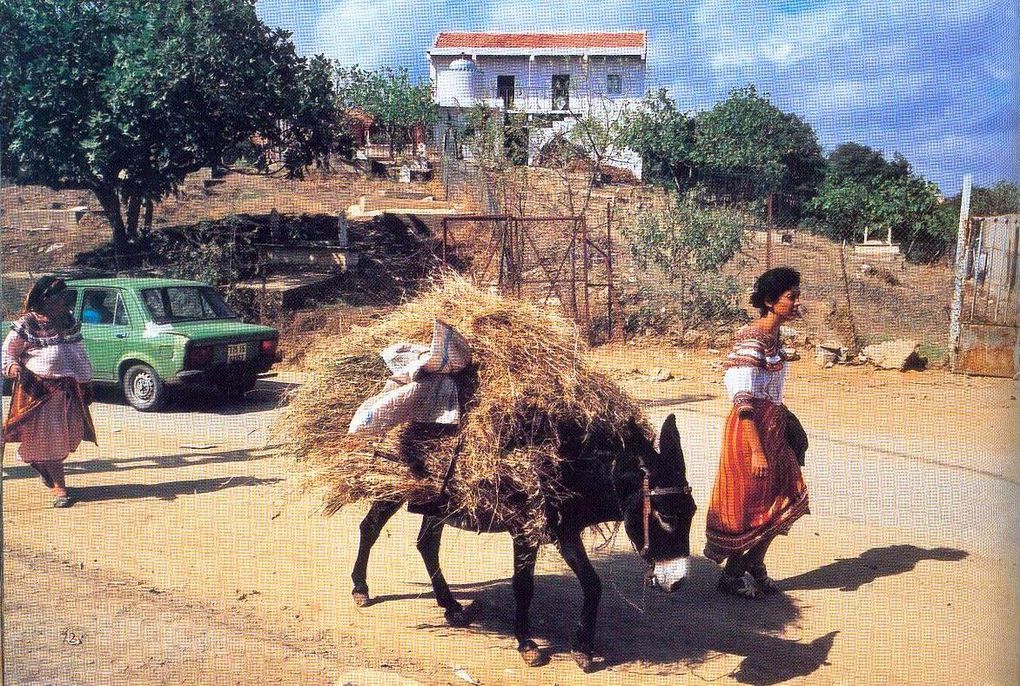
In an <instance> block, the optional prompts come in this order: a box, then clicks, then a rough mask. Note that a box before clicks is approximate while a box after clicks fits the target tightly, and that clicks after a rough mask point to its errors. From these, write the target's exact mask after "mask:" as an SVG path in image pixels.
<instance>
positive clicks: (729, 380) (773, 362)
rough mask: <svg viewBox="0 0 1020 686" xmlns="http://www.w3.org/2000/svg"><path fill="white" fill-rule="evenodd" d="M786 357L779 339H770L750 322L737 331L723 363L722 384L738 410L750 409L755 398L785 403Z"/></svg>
mask: <svg viewBox="0 0 1020 686" xmlns="http://www.w3.org/2000/svg"><path fill="white" fill-rule="evenodd" d="M786 360H787V355H786V354H785V353H784V351H783V350H782V349H781V348H780V346H779V339H778V338H770V337H769V336H768V335H767V334H765V333H764V332H762V331H761V330H760V329H759V328H758V327H756V326H753V325H750V324H749V325H747V326H745V327H743V328H742V329H740V330H739V331H738V332H737V335H736V343H735V344H734V346H733V351H732V352H730V354H729V355H728V356H727V358H726V363H725V365H724V366H725V369H726V371H725V373H724V375H723V383H724V384H725V385H726V390H727V392H728V393H729V396H730V399H731V400H732V401H733V404H734V405H736V406H737V408H738V410H740V411H741V412H749V411H751V410H752V409H753V404H752V401H753V400H754V399H761V400H768V401H770V402H773V403H776V404H780V403H782V402H783V386H784V384H785V381H786V364H785V362H786Z"/></svg>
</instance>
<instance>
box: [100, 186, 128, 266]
mask: <svg viewBox="0 0 1020 686" xmlns="http://www.w3.org/2000/svg"><path fill="white" fill-rule="evenodd" d="M93 192H94V193H95V194H96V199H97V200H98V201H99V205H100V207H102V208H103V213H104V214H105V215H106V219H107V221H109V222H110V229H111V230H112V232H113V248H114V250H115V251H116V253H117V256H118V257H119V256H121V255H123V254H124V253H125V252H127V242H128V240H127V231H126V229H125V228H124V219H123V217H121V213H120V197H118V195H117V191H116V190H114V189H113V188H110V187H100V188H94V189H93Z"/></svg>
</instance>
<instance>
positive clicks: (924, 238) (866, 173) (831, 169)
mask: <svg viewBox="0 0 1020 686" xmlns="http://www.w3.org/2000/svg"><path fill="white" fill-rule="evenodd" d="M806 214H807V216H806V218H805V225H806V226H807V227H808V228H810V229H812V230H815V231H817V232H819V233H823V234H826V235H828V236H830V237H832V238H835V239H838V240H847V241H856V240H858V239H863V237H864V235H865V232H868V233H870V234H871V235H878V236H885V235H888V234H890V233H891V234H892V237H893V239H894V240H896V241H900V242H905V243H907V254H908V256H914V257H921V256H920V255H916V254H915V251H914V248H915V246H917V245H920V246H923V247H924V248H925V251H926V252H927V256H929V257H932V256H937V255H938V254H941V252H942V251H944V248H945V247H946V246H947V245H948V244H949V243H950V242H951V241H952V239H953V236H955V227H952V226H950V225H949V224H948V223H947V222H946V220H945V217H944V211H943V210H941V209H940V207H939V195H938V188H937V187H936V186H935V184H933V183H931V182H929V181H926V180H925V179H923V178H921V177H920V176H918V175H916V174H914V173H913V170H912V169H911V167H910V163H909V162H908V161H907V160H906V159H905V158H904V157H903V156H902V155H899V154H896V155H894V157H893V160H892V161H891V162H890V161H887V160H886V159H885V157H884V156H883V155H882V154H881V153H880V152H877V151H875V150H872V149H871V148H869V147H867V146H863V145H859V144H857V143H846V144H843V145H841V146H840V147H838V148H837V149H836V150H834V151H833V152H832V153H831V154H830V155H829V158H828V160H827V162H826V174H825V180H824V181H823V182H822V185H821V186H820V187H819V189H818V194H817V195H816V196H815V197H814V198H812V199H811V200H810V201H809V202H808V203H807V206H806Z"/></svg>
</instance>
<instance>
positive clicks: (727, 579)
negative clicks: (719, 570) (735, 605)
mask: <svg viewBox="0 0 1020 686" xmlns="http://www.w3.org/2000/svg"><path fill="white" fill-rule="evenodd" d="M718 588H719V590H720V591H722V592H723V593H729V594H730V595H735V596H739V597H741V598H747V599H749V600H757V599H758V598H761V597H762V590H761V588H759V587H758V582H756V581H755V580H754V577H753V576H751V575H750V574H748V573H747V572H744V573H743V574H741V575H740V576H730V575H729V574H726V573H725V572H723V575H722V576H721V577H719V585H718Z"/></svg>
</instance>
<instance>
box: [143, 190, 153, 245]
mask: <svg viewBox="0 0 1020 686" xmlns="http://www.w3.org/2000/svg"><path fill="white" fill-rule="evenodd" d="M151 231H152V198H146V200H145V220H144V223H143V224H142V234H144V235H146V236H148V235H149V233H150V232H151Z"/></svg>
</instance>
